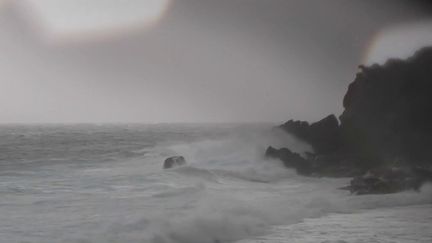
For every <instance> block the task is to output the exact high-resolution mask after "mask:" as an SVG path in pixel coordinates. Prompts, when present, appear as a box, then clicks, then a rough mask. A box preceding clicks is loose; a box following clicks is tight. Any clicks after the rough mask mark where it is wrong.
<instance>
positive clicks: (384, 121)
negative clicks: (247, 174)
mask: <svg viewBox="0 0 432 243" xmlns="http://www.w3.org/2000/svg"><path fill="white" fill-rule="evenodd" d="M343 106H344V108H345V109H344V111H343V113H342V115H341V116H340V117H339V119H340V124H339V121H338V119H337V118H336V116H335V115H329V116H327V117H325V118H324V119H322V120H320V121H318V122H315V123H312V124H309V123H308V122H305V121H294V120H290V121H288V122H286V123H285V124H283V125H281V126H280V127H281V128H282V129H283V130H284V131H286V132H288V133H291V134H292V135H294V136H296V137H298V138H299V139H301V140H304V141H305V142H307V143H309V144H310V145H311V146H312V147H313V149H314V152H315V153H314V154H312V155H309V156H308V158H307V159H304V158H302V157H301V156H299V155H298V154H295V153H293V152H291V151H290V150H289V149H286V148H281V149H274V148H273V147H269V148H268V149H267V151H266V155H267V156H269V157H273V158H279V159H281V160H282V161H283V162H284V164H285V165H286V166H287V167H290V168H295V169H296V170H297V171H298V172H299V173H300V174H303V175H318V176H319V175H324V176H356V177H355V178H354V179H353V180H352V181H351V184H350V185H349V186H348V187H347V188H349V189H350V190H351V192H353V193H356V194H367V193H393V192H398V191H401V190H407V189H418V188H419V187H420V185H421V184H422V183H423V182H425V181H427V180H431V178H432V176H431V175H432V172H431V171H432V170H431V168H432V153H431V150H432V47H425V48H422V49H420V50H419V51H417V52H416V53H415V54H414V55H413V56H412V57H410V58H408V59H406V60H400V59H390V60H388V61H387V62H386V63H385V64H384V65H378V64H374V65H372V66H369V67H366V66H359V72H358V73H357V75H356V78H355V80H354V81H353V82H352V83H351V84H350V85H349V87H348V91H347V93H346V94H345V97H344V99H343ZM300 165H301V167H304V168H302V169H301V171H302V172H300V170H299V169H298V168H299V167H300ZM377 168H380V170H379V171H381V172H376V171H377ZM303 170H304V171H306V172H307V173H305V172H304V171H303ZM371 171H374V173H372V172H371ZM401 171H404V173H405V174H404V173H401ZM407 171H408V172H407ZM413 171H417V172H415V173H414V172H413ZM419 171H420V172H419ZM359 174H360V175H361V176H359Z"/></svg>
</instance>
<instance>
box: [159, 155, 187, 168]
mask: <svg viewBox="0 0 432 243" xmlns="http://www.w3.org/2000/svg"><path fill="white" fill-rule="evenodd" d="M185 164H186V160H185V158H184V157H183V156H173V157H169V158H167V159H166V160H165V162H164V164H163V168H164V169H169V168H172V167H176V166H181V165H185Z"/></svg>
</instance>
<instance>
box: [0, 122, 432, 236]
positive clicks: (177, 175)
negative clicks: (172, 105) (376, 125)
mask: <svg viewBox="0 0 432 243" xmlns="http://www.w3.org/2000/svg"><path fill="white" fill-rule="evenodd" d="M268 145H273V146H276V147H278V146H287V147H290V148H291V149H293V150H295V151H297V152H299V153H302V152H305V151H310V147H309V146H307V145H306V144H303V143H301V142H299V141H296V140H295V139H294V138H292V137H290V136H289V135H287V134H284V133H282V132H277V131H275V130H273V129H271V125H269V124H260V125H250V124H249V125H239V124H226V125H214V124H213V125H212V124H194V125H190V124H189V125H187V124H178V125H170V124H162V125H139V124H130V125H84V124H83V125H31V126H30V125H2V126H0V242H1V243H3V242H4V243H18V242H19V243H23V242H31V243H33V242H37V243H54V242H55V243H59V242H60V243H61V242H65V243H102V242H104V243H105V242H106V243H129V242H133V243H135V242H137V243H138V242H139V243H141V242H142V243H147V242H148V243H224V242H237V243H258V242H259V243H276V242H280V243H281V242H294V243H297V242H298V243H301V242H307V243H309V242H310V243H312V242H322V243H347V242H349V243H360V242H377V243H384V242H386V243H387V242H389V243H390V242H424V243H426V242H432V204H431V203H432V185H428V184H427V185H424V186H423V187H422V188H421V191H420V192H413V191H407V192H402V193H397V194H391V195H364V196H352V195H349V193H348V192H346V191H343V190H339V189H337V188H338V187H341V186H344V185H345V184H346V183H347V182H348V181H349V179H348V178H342V179H333V178H306V177H302V176H298V175H296V174H295V173H294V172H293V171H292V170H289V169H286V168H284V167H283V166H282V164H281V163H280V162H279V161H276V160H267V159H265V158H264V157H263V153H264V151H265V148H266V146H268ZM173 155H182V156H184V157H185V158H186V160H187V165H186V166H183V167H178V168H173V169H168V170H163V169H162V163H163V161H164V159H165V158H167V157H169V156H173Z"/></svg>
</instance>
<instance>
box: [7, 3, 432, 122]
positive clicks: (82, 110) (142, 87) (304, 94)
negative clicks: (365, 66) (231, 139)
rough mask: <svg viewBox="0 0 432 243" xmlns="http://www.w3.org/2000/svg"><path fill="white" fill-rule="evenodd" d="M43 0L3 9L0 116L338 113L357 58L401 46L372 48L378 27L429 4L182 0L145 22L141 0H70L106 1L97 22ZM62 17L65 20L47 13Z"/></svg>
mask: <svg viewBox="0 0 432 243" xmlns="http://www.w3.org/2000/svg"><path fill="white" fill-rule="evenodd" d="M56 1H57V4H58V3H59V2H63V3H64V4H71V1H67V0H56ZM89 1H90V0H88V1H87V2H89ZM49 2H50V1H45V3H44V4H45V5H40V6H39V7H40V8H42V9H45V10H46V11H45V10H44V11H40V12H38V13H39V15H38V14H36V15H32V17H29V16H28V14H27V15H26V14H23V13H25V11H23V9H22V8H17V7H16V6H12V4H9V5H5V6H4V7H3V8H1V9H0V87H1V89H0V122H3V123H12V122H152V123H153V122H245V121H246V122H262V121H272V122H282V121H284V120H287V119H291V118H295V119H304V120H309V121H313V120H317V119H319V118H321V117H323V116H325V115H327V114H329V113H336V114H339V113H340V112H341V111H342V107H341V106H342V104H341V100H342V97H343V95H344V94H345V91H346V88H347V85H348V84H349V83H350V82H351V81H352V80H353V78H354V76H355V73H356V70H357V66H358V65H359V64H361V63H362V62H365V61H367V60H365V58H366V59H367V58H371V57H370V56H372V57H373V58H376V60H384V59H385V56H386V55H390V54H391V53H390V52H392V50H393V49H394V50H396V49H398V50H399V49H400V45H395V46H394V48H393V49H392V47H391V45H392V44H391V43H389V45H390V47H389V46H387V45H384V46H386V47H387V49H386V50H385V51H376V50H371V48H372V49H373V48H378V47H379V45H376V44H375V45H374V43H372V42H374V41H375V39H376V38H377V36H380V35H379V33H381V34H382V33H386V30H389V29H394V28H397V27H398V26H402V25H404V26H406V24H407V23H409V24H410V26H419V25H422V26H426V27H424V28H428V27H430V25H428V24H426V25H425V23H428V22H427V21H430V20H429V16H428V14H429V13H428V12H427V10H428V9H427V8H425V7H424V6H420V5H419V4H410V1H379V2H378V1H372V0H368V1H344V0H326V1H288V0H270V1H262V0H217V1H202V0H187V1H186V0H183V1H173V2H172V3H171V4H169V6H168V5H167V6H166V9H164V11H163V16H162V15H161V16H159V17H158V18H155V19H152V20H151V25H150V24H147V23H144V22H140V21H143V18H140V14H141V15H142V14H143V12H142V11H136V9H139V8H143V7H144V5H143V4H142V1H124V2H125V4H126V3H127V4H129V5H128V7H125V8H122V9H119V10H118V11H115V10H116V6H113V5H110V4H104V1H94V2H93V3H95V4H96V5H92V7H88V8H86V7H85V3H84V2H85V1H76V2H75V4H76V5H75V6H74V7H75V8H78V9H79V8H84V9H86V10H88V11H90V12H91V11H97V9H98V8H99V9H105V10H106V11H105V13H107V16H112V20H113V21H111V22H110V21H108V22H107V21H106V20H105V21H103V25H98V22H97V21H98V20H100V19H101V18H102V17H95V18H93V19H92V18H85V17H83V13H82V12H79V11H77V12H76V13H75V15H73V14H72V15H71V13H68V12H67V11H66V9H67V8H63V7H56V8H52V9H50V10H48V8H49V7H50V6H51V7H53V6H54V5H49ZM51 2H52V1H51ZM150 2H151V1H150ZM106 3H107V2H106ZM95 6H97V8H96V7H95ZM164 8H165V7H164ZM128 9H129V10H128ZM62 11H63V12H62ZM66 15H67V16H68V18H70V19H71V20H72V22H73V23H72V24H70V28H69V29H68V28H66V27H64V26H65V25H64V22H62V21H63V20H61V19H60V18H59V17H53V16H66ZM84 15H85V14H84ZM41 16H42V18H41ZM43 16H45V17H46V18H43ZM95 16H97V15H95ZM105 17H106V16H105ZM141 17H142V16H141ZM75 18H76V21H74V20H75ZM37 19H39V21H40V20H41V19H43V21H42V22H37V21H36V20H37ZM122 21H123V22H122ZM38 23H39V25H38ZM69 23H70V22H69ZM107 23H111V24H108V25H107ZM120 23H121V24H120ZM429 23H430V22H429ZM111 25H112V29H110V26H111ZM62 26H63V27H62ZM80 26H81V27H82V28H80ZM89 26H91V29H90V30H91V31H89ZM44 28H45V30H46V29H50V30H51V31H48V32H49V33H48V35H50V36H48V37H49V38H46V37H47V36H46V34H47V33H42V32H43V30H44ZM98 28H100V33H99V32H98V31H99V29H98ZM424 28H423V30H421V31H419V33H420V32H421V33H423V32H424ZM410 29H412V28H410ZM403 31H404V30H402V32H401V33H403ZM407 31H408V30H407ZM410 33H412V32H410ZM415 33H417V32H415ZM90 34H91V35H90ZM56 35H58V36H56ZM382 36H383V35H381V36H380V40H379V41H381V42H382V41H383V40H384V41H385V38H387V39H388V41H387V42H392V41H391V40H392V38H390V37H385V35H384V37H382ZM399 36H404V35H403V34H399ZM411 36H414V37H412V38H417V39H421V41H418V45H424V44H427V43H431V44H432V40H430V42H429V39H428V38H430V35H427V34H426V35H425V34H419V35H418V36H417V35H416V34H412V35H411ZM56 37H58V38H56ZM65 37H67V38H65ZM394 38H398V37H394ZM394 38H393V40H394ZM411 40H412V39H411ZM411 40H409V41H411ZM395 43H397V42H395ZM399 43H400V42H399ZM380 45H382V44H380ZM371 46H372V47H371ZM410 48H413V47H410ZM378 49H379V50H382V48H381V49H380V48H378ZM371 51H374V54H373V55H370V54H369V53H368V52H371ZM402 53H403V52H402ZM368 55H369V57H367V56H368ZM374 55H375V56H374ZM405 55H406V54H405ZM383 57H384V58H383Z"/></svg>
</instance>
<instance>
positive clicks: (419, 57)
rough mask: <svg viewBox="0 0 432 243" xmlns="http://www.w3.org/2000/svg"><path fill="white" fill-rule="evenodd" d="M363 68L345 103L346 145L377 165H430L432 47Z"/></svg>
mask: <svg viewBox="0 0 432 243" xmlns="http://www.w3.org/2000/svg"><path fill="white" fill-rule="evenodd" d="M360 69H361V71H360V72H359V73H358V74H357V76H356V79H355V80H354V82H353V83H351V84H350V85H349V88H348V92H347V93H346V95H345V97H344V100H343V105H344V108H345V111H344V112H343V114H342V115H341V116H340V120H341V130H342V131H341V133H342V134H343V138H344V144H345V145H346V146H347V147H348V148H349V149H350V150H351V151H352V152H353V153H357V154H361V155H363V156H367V157H368V160H369V161H371V162H373V163H376V162H382V161H385V160H394V159H395V158H402V159H404V160H405V161H409V162H410V163H416V164H420V163H431V162H432V153H431V152H430V150H431V148H432V95H431V94H432V47H429V48H424V49H422V50H420V51H418V52H417V53H416V54H415V55H414V56H413V57H411V58H409V59H407V60H389V61H388V62H387V63H386V64H385V65H382V66H380V65H372V66H370V67H364V66H361V67H360Z"/></svg>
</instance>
